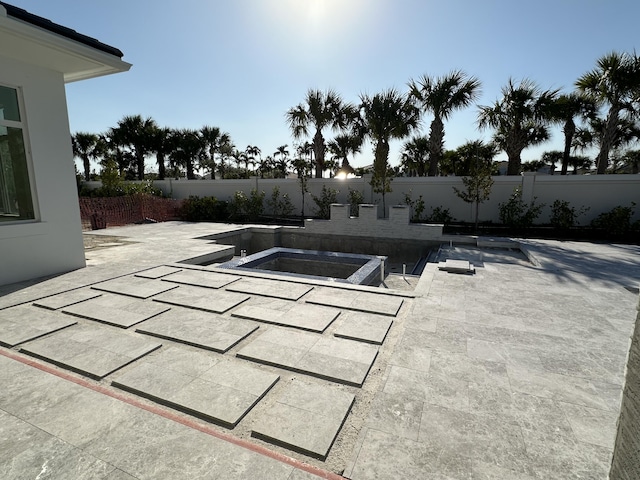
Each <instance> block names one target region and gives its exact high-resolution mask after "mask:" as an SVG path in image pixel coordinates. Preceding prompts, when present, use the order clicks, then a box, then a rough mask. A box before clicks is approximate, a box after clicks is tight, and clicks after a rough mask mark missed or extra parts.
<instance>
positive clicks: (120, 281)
mask: <svg viewBox="0 0 640 480" xmlns="http://www.w3.org/2000/svg"><path fill="white" fill-rule="evenodd" d="M91 288H93V289H94V290H100V291H103V292H110V293H117V294H119V295H127V296H129V297H135V298H150V297H153V296H154V295H158V294H159V293H162V292H167V291H169V290H172V289H174V288H177V285H171V284H169V283H162V282H159V281H156V280H150V279H147V278H139V277H135V276H133V275H130V276H126V277H120V278H114V279H112V280H107V281H106V282H102V283H98V284H97V285H92V286H91Z"/></svg>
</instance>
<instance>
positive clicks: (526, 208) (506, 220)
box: [498, 187, 544, 228]
mask: <svg viewBox="0 0 640 480" xmlns="http://www.w3.org/2000/svg"><path fill="white" fill-rule="evenodd" d="M536 198H537V197H534V198H533V200H532V201H531V203H530V204H529V205H527V204H526V203H525V202H524V201H523V200H522V190H521V189H520V188H519V187H516V188H515V189H514V190H513V193H512V194H511V196H510V197H509V200H507V201H506V202H505V203H500V204H498V210H499V215H500V221H501V222H502V223H503V224H504V225H506V226H508V227H512V228H528V227H530V226H531V225H533V222H534V221H535V220H536V219H537V218H538V217H539V216H540V212H541V211H542V209H543V208H544V203H539V204H536Z"/></svg>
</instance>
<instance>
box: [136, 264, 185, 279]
mask: <svg viewBox="0 0 640 480" xmlns="http://www.w3.org/2000/svg"><path fill="white" fill-rule="evenodd" d="M181 271H182V269H180V268H175V267H169V266H166V265H162V266H160V267H154V268H150V269H149V270H144V271H143V272H138V273H136V274H135V276H136V277H142V278H151V279H156V278H162V277H165V276H167V275H170V274H172V273H177V272H181Z"/></svg>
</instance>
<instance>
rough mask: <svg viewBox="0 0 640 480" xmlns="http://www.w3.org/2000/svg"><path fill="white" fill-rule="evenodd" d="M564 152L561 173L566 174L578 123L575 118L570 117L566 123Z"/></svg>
mask: <svg viewBox="0 0 640 480" xmlns="http://www.w3.org/2000/svg"><path fill="white" fill-rule="evenodd" d="M563 132H564V152H563V153H562V170H561V171H560V175H566V174H567V170H568V168H569V159H570V157H571V143H572V142H573V136H574V135H575V133H576V124H575V123H574V121H573V118H570V119H568V120H567V121H566V123H565V124H564V129H563Z"/></svg>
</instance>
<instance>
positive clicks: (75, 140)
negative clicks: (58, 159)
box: [71, 132, 98, 182]
mask: <svg viewBox="0 0 640 480" xmlns="http://www.w3.org/2000/svg"><path fill="white" fill-rule="evenodd" d="M97 145H98V136H97V135H95V134H93V133H87V132H76V133H74V134H73V135H72V136H71V146H72V147H73V155H74V156H76V157H78V158H80V159H81V160H82V165H83V167H84V179H85V180H86V181H87V182H88V181H89V180H91V160H94V159H95V158H96V153H97V152H96V147H97Z"/></svg>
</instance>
